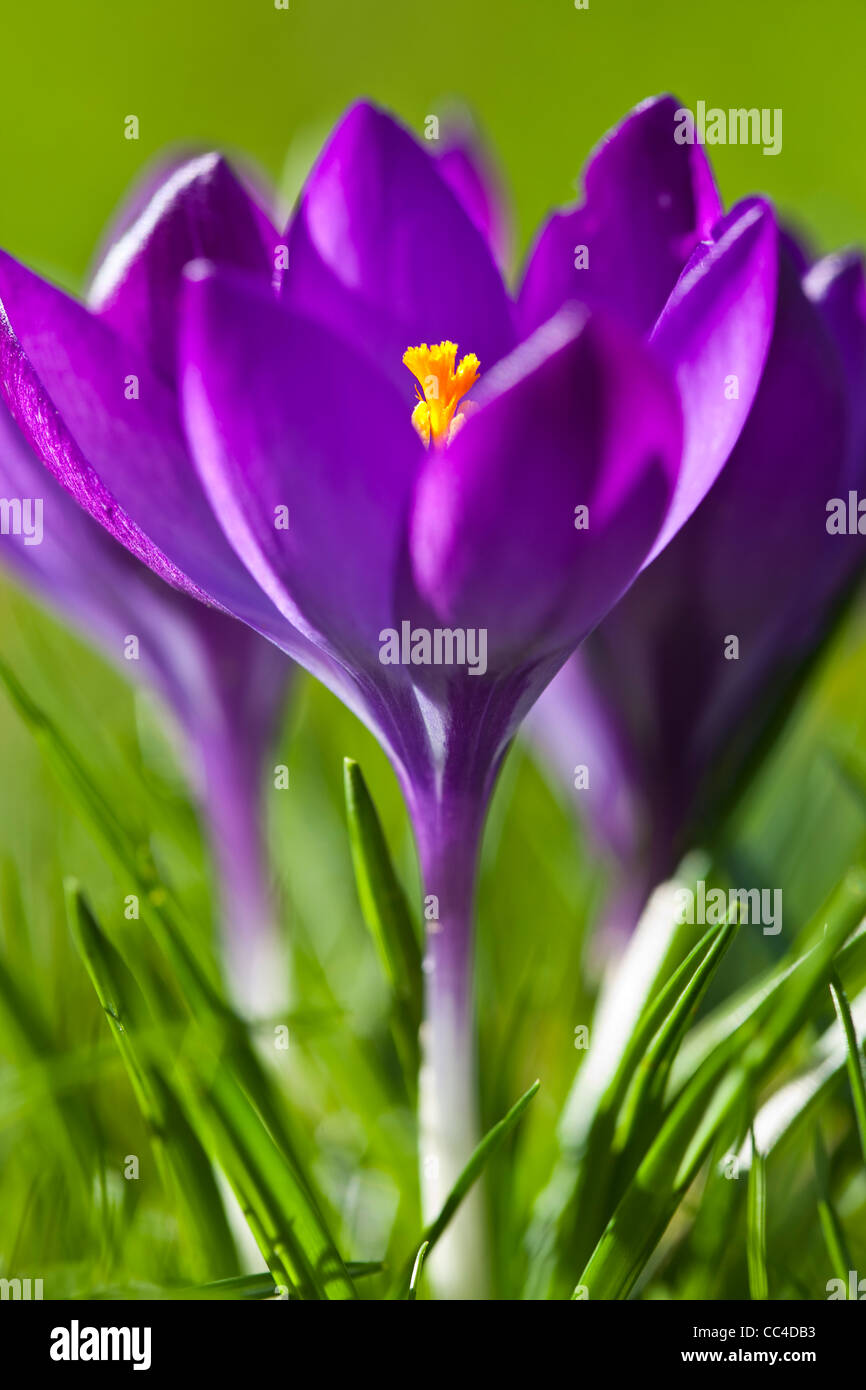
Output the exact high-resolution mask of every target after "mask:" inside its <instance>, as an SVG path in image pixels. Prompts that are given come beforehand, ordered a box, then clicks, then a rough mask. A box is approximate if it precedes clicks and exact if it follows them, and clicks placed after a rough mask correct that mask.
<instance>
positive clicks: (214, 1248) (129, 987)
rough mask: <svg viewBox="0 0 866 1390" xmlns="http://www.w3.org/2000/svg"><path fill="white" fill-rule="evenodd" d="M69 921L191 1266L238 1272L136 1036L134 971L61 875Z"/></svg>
mask: <svg viewBox="0 0 866 1390" xmlns="http://www.w3.org/2000/svg"><path fill="white" fill-rule="evenodd" d="M66 907H67V916H68V920H69V925H70V928H71V931H72V935H73V939H74V941H75V944H76V947H77V948H78V953H79V955H80V956H81V959H82V961H83V962H84V965H85V968H86V970H87V973H88V975H89V976H90V980H91V983H92V984H93V987H94V990H95V992H96V997H97V999H98V1000H99V1003H100V1005H101V1006H102V1009H103V1012H104V1013H105V1015H106V1018H107V1019H108V1024H109V1027H110V1029H111V1032H112V1034H113V1036H114V1040H115V1042H116V1043H117V1047H118V1050H119V1052H120V1055H121V1057H122V1059H123V1064H124V1066H125V1068H126V1072H127V1075H128V1077H129V1081H130V1085H131V1086H132V1089H133V1092H134V1094H135V1098H136V1101H137V1103H138V1106H139V1109H140V1111H141V1114H142V1118H143V1119H144V1122H145V1125H146V1127H147V1130H148V1134H149V1137H150V1141H151V1145H152V1147H153V1151H154V1156H155V1160H156V1163H157V1167H158V1169H159V1172H160V1175H161V1177H162V1180H163V1184H164V1186H165V1187H166V1189H167V1190H168V1191H169V1192H170V1193H171V1194H172V1196H173V1197H174V1199H175V1202H176V1204H177V1206H178V1209H179V1211H180V1214H181V1226H182V1229H183V1230H184V1231H185V1233H186V1241H185V1243H186V1247H187V1251H188V1258H189V1259H190V1263H191V1267H192V1269H193V1270H194V1271H196V1273H198V1272H199V1271H201V1273H202V1274H204V1275H205V1276H206V1275H208V1274H211V1275H212V1274H213V1273H214V1272H217V1271H221V1272H225V1273H226V1274H227V1275H228V1276H231V1275H234V1274H235V1273H236V1272H237V1253H236V1251H235V1244H234V1240H233V1239H232V1235H231V1231H230V1230H229V1225H228V1221H227V1219H226V1213H225V1208H224V1206H223V1202H222V1198H221V1196H220V1193H219V1188H218V1187H217V1184H216V1181H215V1179H214V1175H213V1170H212V1168H211V1165H210V1161H209V1159H208V1157H207V1154H206V1153H205V1151H204V1149H203V1148H202V1146H201V1144H200V1142H199V1140H198V1138H197V1137H196V1134H195V1132H194V1130H193V1129H192V1127H191V1125H190V1123H189V1121H188V1119H187V1117H186V1115H185V1113H184V1111H183V1108H182V1107H181V1105H180V1104H179V1102H178V1099H177V1097H176V1095H175V1093H174V1091H173V1089H172V1087H171V1085H170V1083H169V1081H168V1079H167V1077H166V1076H165V1075H164V1073H163V1071H162V1070H161V1069H160V1067H159V1065H158V1064H157V1062H156V1060H155V1059H154V1058H152V1057H151V1056H150V1055H148V1053H147V1051H146V1050H145V1049H144V1048H143V1047H142V1044H141V1042H140V1041H139V1037H138V1033H139V1029H140V1028H143V1027H145V1026H146V1006H145V1003H144V999H143V998H142V995H141V993H140V991H139V989H138V986H137V985H136V982H135V979H134V977H133V975H132V973H131V972H130V971H129V969H128V968H127V966H126V964H125V963H124V961H123V959H122V957H121V955H120V953H119V952H118V951H117V949H116V948H115V947H114V946H113V945H112V943H111V942H110V941H109V940H108V938H107V937H106V936H105V934H104V932H103V931H102V929H101V927H100V926H99V924H98V922H97V921H96V918H95V917H94V915H93V913H92V912H91V910H90V908H89V906H88V904H87V902H86V901H85V899H84V898H83V896H82V895H81V893H80V891H79V888H78V885H77V884H76V883H75V882H74V881H73V880H69V881H67V883H66Z"/></svg>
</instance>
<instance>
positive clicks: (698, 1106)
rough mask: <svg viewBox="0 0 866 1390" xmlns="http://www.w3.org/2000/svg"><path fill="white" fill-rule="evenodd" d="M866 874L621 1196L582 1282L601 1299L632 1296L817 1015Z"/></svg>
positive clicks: (726, 1046)
mask: <svg viewBox="0 0 866 1390" xmlns="http://www.w3.org/2000/svg"><path fill="white" fill-rule="evenodd" d="M864 906H866V878H864V875H863V873H862V872H860V871H856V872H851V873H849V874H848V875H847V876H846V878H845V879H844V880H843V882H842V884H841V885H840V886H839V888H838V889H837V890H836V892H835V893H834V894H833V896H832V898H831V900H830V902H829V904H828V905H827V911H826V914H822V920H823V922H824V923H825V929H824V931H823V934H822V935H820V936H819V938H818V940H817V944H816V945H815V946H813V947H812V949H811V950H810V951H808V952H807V954H806V955H805V956H803V957H801V958H800V959H799V960H798V961H797V962H796V965H795V967H794V969H792V970H791V971H790V973H789V974H788V976H787V979H786V980H785V985H784V989H783V990H780V991H779V994H780V997H779V999H778V1001H777V1002H776V1004H775V1008H773V1009H772V1010H771V1011H768V1012H767V1014H766V1016H762V1018H761V1027H760V1028H757V1029H752V1028H751V1027H750V1024H751V1020H750V1019H747V1020H746V1022H745V1024H744V1025H743V1028H744V1034H745V1035H744V1036H738V1035H737V1034H736V1033H735V1034H733V1035H732V1036H731V1037H729V1038H727V1039H726V1040H725V1041H724V1042H723V1043H721V1044H719V1046H718V1047H717V1048H716V1049H715V1051H714V1052H713V1053H711V1054H710V1055H709V1056H708V1057H707V1059H706V1061H705V1062H704V1064H703V1065H702V1066H701V1067H700V1068H699V1070H698V1071H697V1072H696V1073H695V1075H694V1076H692V1077H691V1079H690V1080H689V1081H688V1082H687V1084H686V1085H685V1086H684V1088H683V1090H682V1092H681V1093H680V1095H679V1096H678V1097H677V1098H676V1100H675V1101H674V1103H673V1104H672V1106H671V1108H670V1110H669V1111H668V1113H667V1116H666V1118H665V1120H664V1122H663V1125H662V1127H661V1130H660V1132H659V1134H658V1137H657V1139H656V1140H655V1142H654V1143H653V1145H652V1146H651V1148H650V1149H649V1151H648V1153H647V1155H646V1157H645V1158H644V1159H643V1161H642V1162H641V1165H640V1167H639V1169H638V1171H637V1173H636V1174H635V1177H634V1179H633V1180H632V1182H631V1183H630V1184H629V1186H628V1188H627V1189H626V1191H625V1193H624V1194H623V1196H622V1198H621V1200H620V1201H619V1203H618V1204H617V1207H616V1209H615V1211H614V1212H613V1215H612V1216H611V1218H610V1220H609V1222H608V1224H607V1227H606V1228H605V1231H604V1233H603V1234H602V1236H601V1239H600V1240H599V1242H598V1244H597V1246H596V1248H595V1250H594V1251H593V1253H592V1256H591V1257H590V1260H589V1263H588V1264H587V1266H586V1268H585V1270H584V1271H583V1274H582V1275H581V1278H580V1280H579V1282H580V1283H581V1284H584V1285H586V1286H587V1288H588V1289H589V1295H590V1297H591V1298H593V1299H598V1298H604V1299H616V1298H626V1297H628V1294H629V1292H630V1291H631V1289H632V1288H633V1287H634V1284H635V1282H636V1280H637V1279H638V1278H639V1276H640V1274H641V1271H642V1270H643V1268H644V1266H645V1264H646V1262H647V1260H648V1259H649V1257H650V1255H651V1254H652V1252H653V1250H654V1249H655V1247H656V1245H657V1244H658V1241H659V1240H660V1239H661V1237H662V1235H663V1234H664V1231H665V1229H666V1227H667V1225H668V1222H669V1221H670V1220H671V1217H672V1216H673V1215H674V1212H675V1211H676V1210H677V1207H678V1206H679V1204H680V1202H681V1200H682V1198H683V1196H684V1195H685V1193H686V1191H687V1190H688V1188H689V1187H690V1186H691V1183H692V1182H693V1181H694V1179H695V1177H696V1176H697V1174H698V1172H699V1170H700V1167H701V1165H702V1163H703V1162H704V1160H705V1158H706V1157H707V1155H708V1153H709V1151H710V1149H711V1147H712V1144H713V1141H714V1138H715V1135H716V1134H717V1133H718V1131H719V1129H720V1128H721V1127H722V1126H723V1125H724V1124H725V1123H727V1122H728V1121H729V1119H730V1117H731V1116H732V1115H735V1114H736V1113H737V1111H738V1109H739V1108H740V1107H741V1106H742V1104H743V1100H744V1098H745V1097H748V1096H749V1095H750V1094H754V1092H755V1090H756V1089H757V1087H758V1086H759V1085H761V1084H762V1083H763V1081H764V1080H765V1078H766V1076H767V1073H768V1072H769V1071H770V1069H771V1068H772V1066H773V1065H774V1064H775V1062H776V1061H777V1060H778V1058H779V1056H780V1055H781V1054H782V1052H783V1051H784V1049H785V1048H786V1047H787V1046H788V1044H789V1043H790V1041H791V1040H792V1038H794V1037H795V1036H796V1035H797V1033H798V1032H799V1030H800V1028H801V1027H802V1026H803V1024H804V1023H805V1022H806V1021H807V1020H808V1019H809V1017H810V1015H811V1014H812V1011H813V1009H814V1008H815V1005H816V1003H817V1001H818V1000H819V998H820V995H821V993H822V992H823V990H824V989H826V984H827V981H828V978H829V976H830V973H831V969H832V962H833V958H834V956H835V954H836V952H837V951H838V950H839V948H840V947H841V946H842V944H843V942H844V941H845V940H846V938H847V937H848V936H849V934H850V933H851V932H852V931H853V930H854V928H855V926H856V925H857V923H858V922H859V921H860V919H861V917H862V915H863V910H864Z"/></svg>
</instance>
